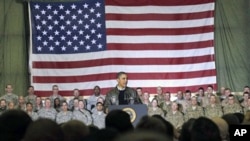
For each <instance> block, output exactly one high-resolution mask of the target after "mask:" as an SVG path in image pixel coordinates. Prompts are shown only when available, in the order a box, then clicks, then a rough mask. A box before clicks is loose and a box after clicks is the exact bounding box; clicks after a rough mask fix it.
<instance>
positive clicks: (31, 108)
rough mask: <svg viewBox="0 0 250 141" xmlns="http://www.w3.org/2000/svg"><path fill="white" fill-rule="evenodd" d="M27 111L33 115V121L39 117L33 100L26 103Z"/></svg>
mask: <svg viewBox="0 0 250 141" xmlns="http://www.w3.org/2000/svg"><path fill="white" fill-rule="evenodd" d="M26 113H27V114H28V115H29V116H30V117H31V119H32V120H33V121H35V120H37V119H38V114H37V113H36V112H34V111H33V105H32V103H31V102H27V103H26Z"/></svg>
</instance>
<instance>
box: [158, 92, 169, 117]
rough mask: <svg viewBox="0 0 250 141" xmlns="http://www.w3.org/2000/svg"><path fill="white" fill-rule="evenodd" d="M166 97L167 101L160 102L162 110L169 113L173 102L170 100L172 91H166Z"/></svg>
mask: <svg viewBox="0 0 250 141" xmlns="http://www.w3.org/2000/svg"><path fill="white" fill-rule="evenodd" d="M164 97H165V101H164V102H162V103H161V104H160V107H161V108H162V110H163V111H164V113H165V114H166V113H168V112H170V111H171V104H172V102H171V101H170V99H171V93H170V92H166V93H165V94H164Z"/></svg>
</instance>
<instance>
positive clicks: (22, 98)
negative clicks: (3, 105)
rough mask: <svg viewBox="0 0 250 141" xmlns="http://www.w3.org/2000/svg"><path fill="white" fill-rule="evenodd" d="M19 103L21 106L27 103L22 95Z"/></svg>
mask: <svg viewBox="0 0 250 141" xmlns="http://www.w3.org/2000/svg"><path fill="white" fill-rule="evenodd" d="M18 103H19V104H24V103H25V101H24V97H23V96H22V95H20V96H18Z"/></svg>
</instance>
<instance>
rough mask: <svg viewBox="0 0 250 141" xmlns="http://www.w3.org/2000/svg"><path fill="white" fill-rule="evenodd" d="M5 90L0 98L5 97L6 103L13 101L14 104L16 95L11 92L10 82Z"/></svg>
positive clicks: (16, 98)
mask: <svg viewBox="0 0 250 141" xmlns="http://www.w3.org/2000/svg"><path fill="white" fill-rule="evenodd" d="M5 91H6V94H5V95H3V96H2V97H1V98H0V99H5V100H6V102H7V104H8V103H9V102H13V103H14V104H15V105H16V104H17V100H18V96H17V95H16V94H13V93H12V92H13V88H12V85H11V84H8V85H6V88H5Z"/></svg>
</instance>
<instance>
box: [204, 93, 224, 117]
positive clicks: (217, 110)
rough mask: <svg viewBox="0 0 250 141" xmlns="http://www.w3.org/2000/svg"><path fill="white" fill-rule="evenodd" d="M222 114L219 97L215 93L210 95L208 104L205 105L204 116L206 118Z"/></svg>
mask: <svg viewBox="0 0 250 141" xmlns="http://www.w3.org/2000/svg"><path fill="white" fill-rule="evenodd" d="M222 115H223V112H222V107H221V105H220V104H219V99H218V98H217V97H216V96H215V95H213V94H212V95H211V96H210V104H209V105H207V107H205V116H206V117H208V118H211V119H212V118H214V117H221V116H222Z"/></svg>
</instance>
